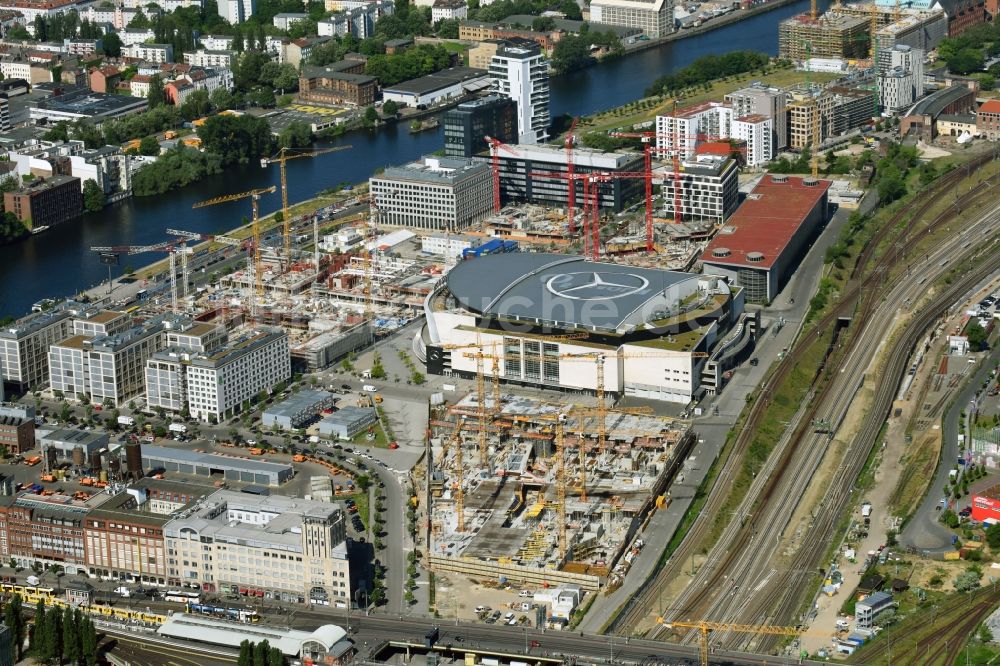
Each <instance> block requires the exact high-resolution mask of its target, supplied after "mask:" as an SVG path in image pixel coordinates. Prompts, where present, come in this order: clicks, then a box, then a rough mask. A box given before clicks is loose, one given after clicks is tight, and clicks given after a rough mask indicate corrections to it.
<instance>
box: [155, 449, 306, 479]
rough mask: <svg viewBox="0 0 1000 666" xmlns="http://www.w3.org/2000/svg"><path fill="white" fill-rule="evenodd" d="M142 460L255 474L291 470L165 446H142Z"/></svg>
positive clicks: (272, 464) (242, 459)
mask: <svg viewBox="0 0 1000 666" xmlns="http://www.w3.org/2000/svg"><path fill="white" fill-rule="evenodd" d="M142 458H143V460H145V459H147V458H149V459H153V460H168V461H170V462H176V463H186V464H189V465H201V466H202V467H212V468H214V469H229V470H239V471H247V472H257V473H260V474H281V473H283V472H288V471H290V470H291V469H292V466H291V465H287V464H285V463H275V462H267V461H265V460H248V459H244V458H236V457H231V456H223V455H219V454H217V453H198V452H196V451H187V450H185V449H171V448H167V447H165V446H143V447H142Z"/></svg>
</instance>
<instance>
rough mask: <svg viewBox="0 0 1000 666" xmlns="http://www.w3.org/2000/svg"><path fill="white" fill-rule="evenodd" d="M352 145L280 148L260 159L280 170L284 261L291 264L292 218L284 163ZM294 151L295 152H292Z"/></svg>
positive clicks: (333, 151)
mask: <svg viewBox="0 0 1000 666" xmlns="http://www.w3.org/2000/svg"><path fill="white" fill-rule="evenodd" d="M351 147H352V146H333V147H331V148H322V149H320V150H309V151H299V150H297V149H294V148H282V149H281V150H279V151H278V154H277V155H274V156H272V157H264V158H261V160H260V166H261V167H263V168H267V167H269V166H271V165H272V164H277V165H278V166H279V167H280V168H279V170H280V172H281V222H282V226H283V229H282V231H283V236H284V240H285V261H286V262H288V265H289V266H291V263H292V236H291V231H292V220H291V216H290V215H289V214H288V213H289V211H288V171H287V169H286V168H285V164H286V163H287V162H289V161H290V160H297V159H299V158H300V157H316V156H317V155H325V154H327V153H335V152H338V151H341V150H349V149H350V148H351ZM292 151H296V152H292Z"/></svg>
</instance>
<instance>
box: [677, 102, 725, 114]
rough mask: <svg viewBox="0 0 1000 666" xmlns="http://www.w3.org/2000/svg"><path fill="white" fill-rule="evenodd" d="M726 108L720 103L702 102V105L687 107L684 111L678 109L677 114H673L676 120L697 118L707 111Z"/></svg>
mask: <svg viewBox="0 0 1000 666" xmlns="http://www.w3.org/2000/svg"><path fill="white" fill-rule="evenodd" d="M724 106H726V105H725V104H721V103H719V102H702V103H701V104H695V105H693V106H686V107H684V108H683V109H677V113H675V114H673V116H674V118H690V117H692V116H696V115H698V114H699V113H704V112H705V111H710V110H711V109H718V108H721V107H724Z"/></svg>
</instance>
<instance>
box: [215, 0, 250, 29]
mask: <svg viewBox="0 0 1000 666" xmlns="http://www.w3.org/2000/svg"><path fill="white" fill-rule="evenodd" d="M218 11H219V16H221V17H222V18H224V19H226V20H227V21H229V23H230V24H232V25H236V24H238V23H243V22H244V21H246V20H247V19H248V18H250V17H251V16H253V14H254V12H255V11H257V0H219V2H218Z"/></svg>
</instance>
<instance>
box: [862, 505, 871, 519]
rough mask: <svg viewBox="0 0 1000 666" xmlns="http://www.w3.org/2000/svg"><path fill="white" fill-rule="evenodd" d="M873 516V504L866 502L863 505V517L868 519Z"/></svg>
mask: <svg viewBox="0 0 1000 666" xmlns="http://www.w3.org/2000/svg"><path fill="white" fill-rule="evenodd" d="M871 515H872V503H871V502H865V503H864V504H862V505H861V517H862V518H868V517H869V516H871Z"/></svg>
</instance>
